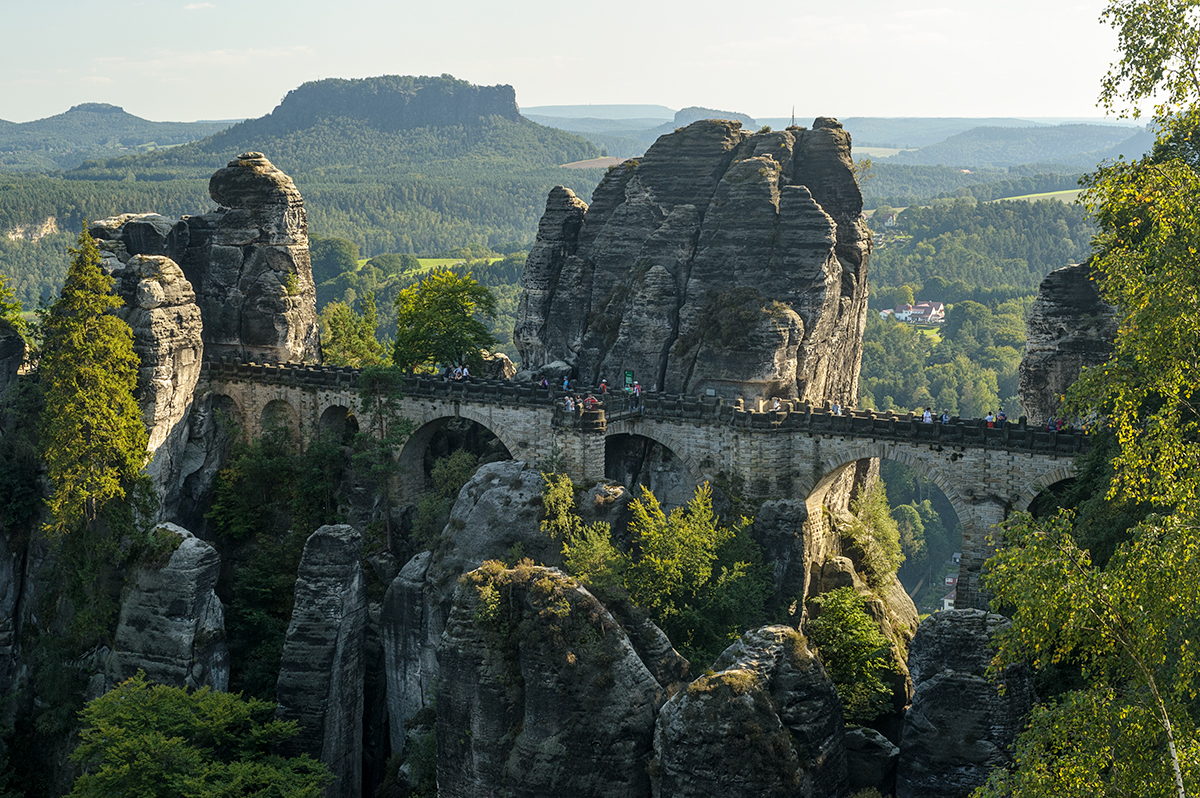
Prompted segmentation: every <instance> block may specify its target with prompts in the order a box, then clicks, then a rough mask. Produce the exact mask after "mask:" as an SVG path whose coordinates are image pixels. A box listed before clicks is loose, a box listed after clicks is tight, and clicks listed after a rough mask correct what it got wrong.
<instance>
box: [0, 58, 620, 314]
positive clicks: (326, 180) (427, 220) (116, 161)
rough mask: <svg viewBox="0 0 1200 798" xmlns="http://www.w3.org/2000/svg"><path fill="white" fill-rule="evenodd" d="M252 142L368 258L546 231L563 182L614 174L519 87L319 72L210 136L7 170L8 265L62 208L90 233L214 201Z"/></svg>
mask: <svg viewBox="0 0 1200 798" xmlns="http://www.w3.org/2000/svg"><path fill="white" fill-rule="evenodd" d="M250 150H256V151H259V152H262V153H264V154H265V155H266V156H267V157H268V158H270V159H271V161H272V162H273V163H275V164H276V165H277V166H278V167H279V168H280V169H282V170H283V171H285V172H287V173H288V174H289V175H291V176H292V178H293V179H294V180H295V182H296V185H297V187H298V188H299V189H300V191H301V193H302V194H303V195H304V199H305V205H306V207H307V210H308V218H309V227H310V229H311V230H313V231H314V232H316V233H319V234H322V235H326V236H339V237H342V238H347V239H350V240H351V241H354V242H355V243H357V244H358V245H359V247H360V248H361V250H362V253H363V255H365V256H372V255H376V254H380V253H385V252H400V253H404V252H414V253H435V252H440V251H443V250H448V249H452V248H454V247H460V246H463V245H467V244H485V245H488V246H492V247H497V246H499V245H502V244H508V243H512V242H529V241H532V239H533V237H534V234H535V232H536V229H537V222H538V219H539V218H540V216H541V213H542V211H543V210H544V208H545V204H546V195H547V194H548V193H549V191H550V189H551V188H552V187H554V186H555V185H560V184H561V185H565V186H567V187H569V188H572V189H573V190H575V191H576V192H577V193H578V194H580V195H581V196H583V197H585V198H589V199H590V196H591V191H592V189H593V188H594V187H595V185H596V183H598V182H599V179H600V177H601V175H603V173H604V170H603V169H602V168H596V169H562V168H560V166H559V165H560V164H565V163H574V162H577V161H584V160H587V159H590V158H596V157H599V156H600V151H599V149H598V148H597V147H596V146H594V145H593V144H590V143H589V142H587V141H585V140H584V139H582V138H580V137H579V136H576V135H572V134H570V133H565V132H563V131H561V130H555V129H553V128H548V127H544V126H542V125H538V124H536V123H534V122H531V121H529V120H527V119H523V118H522V117H521V116H520V114H519V113H518V111H517V105H516V98H515V92H514V91H513V89H512V87H511V86H490V87H484V86H474V85H472V84H470V83H467V82H465V81H461V80H457V79H455V78H452V77H449V76H442V77H396V76H388V77H381V78H367V79H362V80H336V79H335V80H323V81H316V82H312V83H306V84H304V85H302V86H300V87H299V88H297V89H295V90H294V91H292V92H290V93H289V94H288V95H287V97H285V98H284V100H283V101H282V102H281V103H280V104H279V106H278V107H276V108H275V109H274V110H273V111H272V112H271V113H270V114H267V115H266V116H264V117H260V118H258V119H252V120H247V121H245V122H242V123H240V124H237V125H234V126H233V127H231V128H229V129H227V130H224V131H221V132H219V133H217V134H215V135H212V136H209V137H208V138H206V139H203V140H201V141H198V142H193V143H189V144H185V145H182V146H179V147H174V148H171V149H167V150H160V151H157V152H151V153H147V154H142V155H129V156H124V157H118V158H108V159H103V160H96V161H89V162H86V163H84V164H83V165H81V166H80V167H78V168H76V169H73V170H71V171H69V172H66V173H64V174H63V175H62V178H61V179H53V178H46V177H27V178H22V179H15V178H14V179H10V180H7V181H4V180H0V273H8V274H12V273H13V272H12V266H10V264H14V263H18V255H17V254H16V251H17V249H18V248H22V249H21V254H20V260H19V262H20V263H21V264H26V263H27V260H28V257H29V256H28V252H27V250H28V249H29V248H30V247H36V246H39V245H41V243H42V242H38V244H36V245H35V244H29V243H28V242H25V243H13V244H11V246H10V245H9V242H8V241H7V237H6V236H5V235H4V234H5V233H7V232H9V231H12V230H13V229H15V228H17V227H27V226H29V225H36V224H41V223H42V222H43V221H44V220H45V219H46V218H47V217H49V216H55V217H56V218H57V223H58V227H59V228H60V229H65V230H78V229H79V225H80V223H81V221H82V219H83V218H90V219H97V218H102V217H104V216H108V215H111V214H114V213H118V212H123V211H151V210H155V211H159V212H161V213H165V214H172V215H178V214H182V213H196V212H198V211H205V210H208V209H209V208H211V207H212V203H211V201H210V200H209V199H208V198H207V192H206V190H205V186H206V183H207V179H208V177H209V175H211V174H212V173H213V172H214V171H215V170H216V169H218V168H220V167H222V166H224V165H225V164H226V163H227V162H228V161H230V160H231V159H232V158H234V157H235V156H236V155H238V154H239V153H242V152H246V151H250ZM51 243H53V241H52V240H51ZM6 250H8V251H7V252H6ZM47 257H50V256H49V255H47ZM55 257H57V258H58V262H61V261H62V258H61V252H60V253H57V254H56V255H55ZM21 268H22V269H23V270H24V271H27V272H28V271H30V269H31V268H32V267H30V266H27V265H26V266H22V267H21ZM33 271H36V272H37V274H38V275H39V276H38V277H37V279H36V280H34V281H33V282H32V283H31V282H29V281H25V282H19V285H20V286H21V289H20V290H21V291H22V292H23V295H22V298H23V299H26V300H28V299H29V298H31V297H34V298H35V297H36V296H37V295H38V293H40V292H41V291H44V290H45V288H46V286H47V283H48V282H52V277H53V274H52V273H53V272H54V270H53V269H51V268H50V266H49V265H46V264H43V265H41V266H38V267H37V268H36V269H33ZM48 275H49V276H48Z"/></svg>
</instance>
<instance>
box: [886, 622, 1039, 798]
mask: <svg viewBox="0 0 1200 798" xmlns="http://www.w3.org/2000/svg"><path fill="white" fill-rule="evenodd" d="M1007 624H1008V621H1007V620H1006V619H1005V618H1004V617H1002V616H1000V615H994V614H991V613H987V612H984V611H983V610H946V611H943V612H939V613H936V614H935V615H932V616H931V617H929V618H928V619H926V621H925V622H924V623H922V624H921V627H920V628H919V629H918V630H917V634H916V636H915V637H914V638H913V643H912V650H911V652H910V654H909V658H908V667H909V669H910V670H911V671H912V677H913V682H914V683H915V684H916V691H915V694H914V695H913V702H912V707H911V708H910V709H909V711H908V714H907V715H906V716H905V719H904V736H903V739H902V740H901V742H900V760H899V764H898V769H897V774H896V796H897V798H925V796H928V795H938V796H941V797H942V798H966V796H968V795H970V794H971V792H972V790H974V789H975V788H976V787H978V786H980V785H981V784H983V783H984V782H985V781H987V778H988V773H989V772H990V771H991V770H992V769H993V768H996V767H1004V766H1005V765H1007V764H1008V763H1009V762H1010V759H1011V754H1010V753H1009V748H1010V746H1011V745H1012V743H1013V740H1014V739H1015V738H1016V734H1017V732H1018V731H1019V730H1020V728H1021V725H1022V723H1023V719H1024V717H1025V715H1026V713H1028V712H1029V709H1030V707H1031V706H1032V705H1033V701H1034V696H1033V686H1032V682H1031V680H1030V678H1029V675H1028V672H1027V671H1026V670H1025V669H1024V668H1022V667H1017V666H1013V667H1010V668H1008V669H1007V670H1006V671H1005V672H1004V674H1003V676H1002V679H1001V681H997V680H994V679H992V678H991V677H989V675H988V672H987V669H988V665H989V663H990V662H991V659H992V648H991V638H992V637H993V635H995V634H996V632H997V631H998V630H999V629H1001V628H1003V627H1004V626H1006V625H1007ZM1001 682H1002V684H1001ZM1002 687H1003V690H1002V689H1001V688H1002Z"/></svg>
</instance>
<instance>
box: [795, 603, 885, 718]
mask: <svg viewBox="0 0 1200 798" xmlns="http://www.w3.org/2000/svg"><path fill="white" fill-rule="evenodd" d="M809 603H810V604H812V605H814V606H815V607H816V608H817V614H816V617H814V618H813V619H812V620H810V621H809V622H808V625H807V626H805V630H804V631H805V633H806V634H807V636H808V639H809V640H810V641H811V642H812V643H813V645H815V646H816V647H817V651H819V652H820V654H821V661H822V662H824V663H825V668H826V670H827V671H828V672H829V678H830V679H831V680H832V681H833V684H834V687H836V688H837V691H838V697H839V698H840V699H841V700H842V710H843V712H844V713H845V717H846V722H847V723H857V724H863V723H870V722H871V721H872V720H874V719H875V718H877V717H879V716H880V715H882V714H884V713H885V712H888V711H890V710H891V709H892V688H891V687H889V686H888V685H887V683H885V682H884V675H885V674H888V673H890V672H891V671H892V660H891V655H890V652H891V648H892V644H891V643H890V642H889V641H888V639H887V638H886V637H884V636H883V632H881V631H879V624H878V623H876V622H875V621H873V620H872V619H871V616H869V615H867V611H866V602H865V600H864V599H863V597H862V596H860V595H859V594H858V593H857V592H856V591H855V590H854V588H852V587H839V588H838V589H837V590H831V591H830V592H828V593H822V594H820V595H818V596H814V597H813V598H811V599H809Z"/></svg>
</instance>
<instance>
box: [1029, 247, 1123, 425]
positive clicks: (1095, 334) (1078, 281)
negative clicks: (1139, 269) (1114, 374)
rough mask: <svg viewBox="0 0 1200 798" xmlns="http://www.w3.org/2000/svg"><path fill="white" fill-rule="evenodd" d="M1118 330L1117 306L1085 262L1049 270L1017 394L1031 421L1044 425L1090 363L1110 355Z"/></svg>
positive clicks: (1037, 304)
mask: <svg viewBox="0 0 1200 798" xmlns="http://www.w3.org/2000/svg"><path fill="white" fill-rule="evenodd" d="M1116 335H1117V316H1116V308H1114V307H1113V306H1112V305H1109V304H1108V303H1106V302H1105V301H1104V300H1103V299H1101V298H1100V292H1099V291H1098V290H1097V289H1096V283H1095V282H1093V281H1092V272H1091V267H1090V266H1089V265H1088V264H1086V263H1077V264H1073V265H1071V266H1064V267H1063V268H1061V269H1057V270H1055V271H1052V272H1050V274H1048V275H1046V279H1045V280H1042V284H1041V286H1039V287H1038V295H1037V299H1036V300H1034V303H1033V308H1032V309H1031V310H1030V312H1029V321H1028V322H1026V325H1025V336H1026V343H1025V357H1024V358H1022V359H1021V366H1020V370H1019V380H1020V382H1019V387H1018V394H1019V396H1020V398H1021V407H1022V408H1024V410H1025V415H1026V417H1027V418H1028V419H1029V422H1030V423H1031V424H1036V425H1039V426H1041V425H1044V424H1045V423H1046V421H1047V419H1049V418H1051V417H1052V416H1054V415H1055V413H1056V412H1057V411H1058V408H1059V405H1060V403H1061V402H1060V399H1059V397H1060V396H1062V395H1063V394H1064V393H1066V390H1067V388H1069V387H1071V385H1072V383H1074V382H1075V380H1076V379H1077V378H1078V377H1079V372H1080V371H1081V370H1082V369H1083V368H1084V367H1085V366H1095V365H1099V364H1100V363H1103V362H1104V361H1106V360H1108V357H1109V355H1110V354H1112V346H1113V340H1114V339H1115V338H1116Z"/></svg>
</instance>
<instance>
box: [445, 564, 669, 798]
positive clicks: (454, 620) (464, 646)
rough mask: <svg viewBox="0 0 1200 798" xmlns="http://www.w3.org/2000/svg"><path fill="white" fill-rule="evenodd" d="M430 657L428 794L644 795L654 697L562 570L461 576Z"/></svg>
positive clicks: (457, 797)
mask: <svg viewBox="0 0 1200 798" xmlns="http://www.w3.org/2000/svg"><path fill="white" fill-rule="evenodd" d="M438 659H439V662H440V665H441V672H442V676H441V678H440V679H439V682H438V693H437V702H438V704H437V714H438V718H437V738H438V763H437V769H438V795H440V796H445V797H446V798H465V796H479V795H494V796H514V797H516V796H522V797H528V798H534V796H546V795H588V796H612V798H627V796H645V795H649V792H650V777H649V775H648V774H647V770H646V765H647V761H648V760H649V758H650V754H651V741H652V738H653V734H654V717H655V710H656V709H657V708H658V706H659V705H660V704H661V702H662V700H663V698H664V697H665V696H664V694H663V691H662V689H661V687H660V686H659V684H658V682H657V681H656V680H655V678H654V677H653V675H651V673H650V671H649V670H648V669H647V668H646V666H645V664H644V663H643V662H642V660H641V659H640V658H639V657H638V655H637V652H636V651H635V650H634V648H633V646H632V644H631V643H630V641H629V638H628V637H627V636H626V634H625V633H624V631H623V630H622V629H621V627H620V625H619V624H618V623H617V622H616V620H615V619H614V618H613V617H612V615H610V614H609V613H608V611H607V610H605V608H604V607H603V606H602V605H601V604H600V603H599V602H598V601H596V599H595V598H594V597H593V596H592V595H591V594H590V593H588V591H587V590H585V589H583V588H582V587H580V586H579V585H578V584H576V583H575V582H574V581H573V580H571V579H570V578H568V577H567V576H566V575H564V574H563V573H562V572H561V571H558V570H557V569H553V568H545V567H540V566H532V565H519V566H517V567H516V568H513V569H508V568H505V567H504V566H503V565H502V564H500V563H494V562H493V563H489V564H486V565H485V566H484V567H483V568H480V569H478V570H476V571H473V572H471V573H470V574H468V575H467V577H466V578H465V579H464V580H463V582H462V584H461V585H460V586H459V588H458V590H457V593H456V596H455V601H454V609H453V612H452V613H451V615H450V619H449V622H448V623H447V626H446V631H445V635H444V637H443V642H442V646H441V648H440V649H439V651H438Z"/></svg>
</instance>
